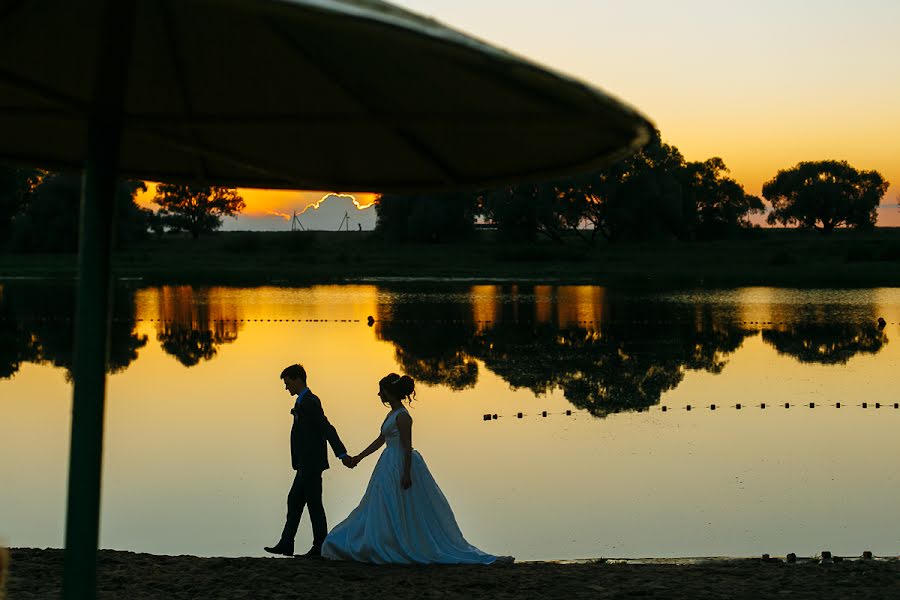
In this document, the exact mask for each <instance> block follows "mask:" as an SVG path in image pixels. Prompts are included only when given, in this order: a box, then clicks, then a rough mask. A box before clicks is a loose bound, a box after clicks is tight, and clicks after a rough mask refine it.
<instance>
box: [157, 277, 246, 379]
mask: <svg viewBox="0 0 900 600" xmlns="http://www.w3.org/2000/svg"><path fill="white" fill-rule="evenodd" d="M157 291H158V293H159V325H158V326H157V329H156V339H157V341H159V343H160V345H161V346H162V349H163V350H164V351H165V352H166V353H167V354H170V355H172V356H174V357H175V358H176V359H178V362H180V363H181V364H182V365H184V366H186V367H193V366H195V365H197V364H199V363H200V361H202V360H212V359H213V358H214V357H215V356H216V353H217V352H218V350H217V347H218V346H221V345H222V344H230V343H232V342H234V341H235V340H237V337H238V329H239V326H238V320H237V318H235V317H236V314H237V312H236V310H237V307H236V306H234V305H229V304H226V303H224V302H222V301H216V298H215V297H214V295H212V294H210V290H209V289H208V288H193V287H191V286H165V287H161V288H158V290H157Z"/></svg>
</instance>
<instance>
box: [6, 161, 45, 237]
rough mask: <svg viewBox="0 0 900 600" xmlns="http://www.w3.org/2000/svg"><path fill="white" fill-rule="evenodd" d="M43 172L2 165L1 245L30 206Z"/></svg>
mask: <svg viewBox="0 0 900 600" xmlns="http://www.w3.org/2000/svg"><path fill="white" fill-rule="evenodd" d="M42 177H43V172H41V171H37V170H35V169H20V168H17V167H10V166H6V165H0V243H3V242H5V241H6V240H7V239H8V238H9V235H10V232H11V231H12V228H13V222H14V220H15V219H16V217H17V216H19V215H20V214H21V213H22V211H23V210H25V208H26V207H27V206H28V203H29V200H30V197H31V194H32V192H34V189H35V188H36V187H37V185H38V184H39V183H40V181H41V178H42Z"/></svg>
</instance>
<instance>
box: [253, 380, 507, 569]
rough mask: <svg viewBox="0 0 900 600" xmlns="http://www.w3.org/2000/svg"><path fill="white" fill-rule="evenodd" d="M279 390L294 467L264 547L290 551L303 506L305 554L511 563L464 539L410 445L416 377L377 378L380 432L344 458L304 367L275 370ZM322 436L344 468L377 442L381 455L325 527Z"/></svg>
mask: <svg viewBox="0 0 900 600" xmlns="http://www.w3.org/2000/svg"><path fill="white" fill-rule="evenodd" d="M281 379H283V380H284V387H285V389H286V390H287V391H288V392H289V393H290V394H291V396H295V397H296V400H295V401H294V408H293V409H291V414H292V415H293V417H294V424H293V427H292V428H291V463H292V465H293V467H294V469H295V470H296V471H297V472H296V474H295V476H294V483H293V485H292V486H291V491H290V493H288V499H287V507H288V510H287V519H286V521H285V524H284V530H283V531H282V533H281V539H280V540H279V541H278V543H277V544H276V545H275V546H272V547H267V548H266V551H267V552H271V553H273V554H283V555H286V556H292V555H293V554H294V537H295V536H296V534H297V528H298V526H299V525H300V516H301V515H302V514H303V507H304V506H306V507H307V508H308V510H309V518H310V521H311V524H312V530H313V545H312V548H311V549H310V550H309V552H307V553H306V554H304V555H303V556H304V557H308V558H313V557H319V556H324V557H325V558H331V559H335V560H353V561H358V562H367V563H378V564H384V563H396V564H410V563H417V564H431V563H444V564H464V563H468V564H490V563H493V562H497V561H498V560H500V561H502V562H508V561H512V557H508V556H503V557H497V556H493V555H491V554H487V553H485V552H482V551H481V550H479V549H478V548H476V547H475V546H472V545H471V544H469V543H468V542H467V541H466V540H465V538H464V537H463V535H462V532H461V531H460V530H459V525H457V523H456V518H455V517H454V516H453V510H452V509H451V508H450V504H449V503H448V502H447V499H446V498H445V497H444V494H443V493H442V492H441V489H440V488H439V487H438V485H437V483H436V482H435V481H434V478H433V477H432V476H431V473H430V472H429V470H428V467H427V466H426V464H425V461H424V460H423V459H422V456H421V455H420V454H419V453H418V452H417V451H415V450H414V449H413V447H412V417H411V416H410V415H409V412H408V411H407V410H406V407H405V406H404V405H403V401H404V400H406V401H407V402H410V401H412V398H413V397H414V396H415V382H414V381H413V379H412V378H411V377H409V376H408V375H404V376H402V377H401V376H400V375H397V374H395V373H391V374H389V375H387V376H386V377H384V378H382V379H381V381H380V382H379V383H378V397H379V398H380V399H381V401H382V403H384V404H387V405H388V406H390V409H391V410H390V412H388V414H387V416H386V417H385V419H384V422H382V424H381V431H380V432H379V434H378V437H376V438H375V440H374V441H373V442H372V443H371V444H369V446H368V447H367V448H366V449H365V450H363V451H362V452H360V453H359V454H358V455H356V456H350V455H349V454H348V453H347V449H346V448H345V447H344V444H343V443H342V442H341V439H340V437H338V434H337V431H336V430H335V428H334V427H333V426H332V425H331V423H329V422H328V418H327V417H326V416H325V412H324V411H323V410H322V403H321V401H320V400H319V398H318V397H317V396H316V395H315V394H313V393H312V392H311V391H310V390H309V387H308V386H307V384H306V370H305V369H304V368H303V367H302V366H301V365H291V366H289V367H288V368H286V369H285V370H284V371H282V372H281ZM326 440H327V441H328V443H329V444H330V445H331V449H332V450H333V451H334V454H335V456H337V457H338V458H339V459H340V460H341V462H343V463H344V466H346V467H348V468H351V469H352V468H353V467H355V466H356V465H357V464H359V462H360V461H361V460H362V459H364V458H366V457H367V456H369V455H370V454H372V453H374V452H375V451H376V450H378V449H379V448H381V446H383V445H386V446H387V447H386V448H385V450H384V451H383V452H382V453H381V456H380V457H379V459H378V463H377V464H376V465H375V469H374V470H373V471H372V477H371V479H369V485H368V487H367V488H366V491H365V493H364V494H363V497H362V500H360V502H359V506H357V507H356V508H355V509H353V511H352V512H351V513H350V515H349V516H348V517H347V518H346V519H344V521H342V522H341V523H340V524H339V525H337V526H336V527H335V528H334V529H333V530H332V531H331V533H328V525H327V521H326V518H325V508H324V507H323V505H322V472H323V471H324V470H325V469H327V468H328V457H327V449H326V447H325V442H326Z"/></svg>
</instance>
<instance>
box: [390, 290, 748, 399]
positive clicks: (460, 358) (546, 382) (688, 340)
mask: <svg viewBox="0 0 900 600" xmlns="http://www.w3.org/2000/svg"><path fill="white" fill-rule="evenodd" d="M595 289H596V288H595ZM445 297H446V296H445V295H438V294H435V295H427V296H424V297H423V295H419V296H405V295H403V294H400V295H398V299H397V301H395V302H393V303H391V304H390V305H387V306H384V307H382V309H381V310H380V312H379V317H378V319H379V323H378V327H377V328H376V334H377V335H378V337H379V338H380V339H383V340H387V341H390V342H392V343H393V344H394V345H395V347H396V357H397V360H398V362H399V363H400V365H401V368H402V369H404V370H405V371H406V372H408V373H409V374H410V375H412V376H413V377H416V378H421V379H422V380H423V381H425V382H426V383H430V384H439V385H446V386H448V387H450V388H453V389H461V388H463V387H471V386H474V384H475V383H476V380H477V375H478V367H477V362H476V359H477V360H479V361H481V362H482V363H483V364H484V367H485V368H487V369H489V370H490V371H492V372H493V373H496V374H497V375H499V376H500V377H501V378H502V379H503V380H504V381H506V382H507V383H508V384H509V385H510V387H512V388H513V389H516V388H527V389H529V390H531V391H532V392H533V393H535V394H537V395H542V394H546V393H548V392H551V391H553V390H554V389H560V390H562V392H563V395H564V396H565V398H566V399H568V400H569V401H570V402H571V403H572V404H573V405H575V406H576V407H579V408H583V409H585V410H588V411H589V412H591V414H594V415H597V416H602V415H605V414H608V413H613V412H619V411H623V410H643V409H645V408H647V407H649V406H652V405H654V404H657V403H658V402H659V400H660V396H661V395H662V393H663V392H666V391H668V390H671V389H674V388H675V387H676V386H677V385H678V384H679V383H680V382H681V381H682V379H683V378H684V372H685V370H687V369H695V370H704V371H708V372H712V373H718V372H720V371H721V370H722V369H723V368H724V366H725V364H726V361H727V355H728V354H730V353H732V352H734V351H735V350H737V349H738V348H739V347H740V346H741V344H742V343H743V341H744V339H745V338H746V337H747V336H749V335H752V334H753V333H754V330H751V329H748V328H746V327H743V326H742V325H741V324H739V323H738V322H737V321H736V320H735V318H734V317H733V314H734V311H733V310H731V309H730V308H729V309H722V308H719V309H713V308H711V307H702V308H699V309H698V308H695V307H692V306H689V305H685V304H673V303H663V302H655V303H654V302H651V303H643V302H641V303H638V302H635V300H634V299H633V298H631V297H628V296H614V295H605V296H604V297H603V298H602V300H600V299H598V301H597V302H595V303H593V304H592V303H591V302H590V301H588V302H586V303H582V304H581V305H577V304H575V303H572V302H566V301H562V302H561V301H560V294H559V293H558V290H556V289H554V288H547V287H542V288H540V289H538V288H528V287H522V286H515V287H513V288H511V289H507V290H501V292H500V293H498V294H496V295H495V297H494V305H493V306H491V307H487V308H486V307H484V306H478V307H476V308H474V309H473V308H472V304H473V302H484V299H483V298H481V299H472V301H470V302H466V303H463V302H459V301H457V302H453V301H449V300H442V298H445ZM573 306H574V307H576V308H577V310H578V311H579V312H578V314H576V315H573V314H569V313H571V311H572V310H573ZM585 311H587V312H585ZM476 312H477V313H479V314H485V313H487V314H490V315H491V316H492V318H491V319H490V322H485V321H481V322H477V321H474V320H473V316H472V315H473V314H475V313H476Z"/></svg>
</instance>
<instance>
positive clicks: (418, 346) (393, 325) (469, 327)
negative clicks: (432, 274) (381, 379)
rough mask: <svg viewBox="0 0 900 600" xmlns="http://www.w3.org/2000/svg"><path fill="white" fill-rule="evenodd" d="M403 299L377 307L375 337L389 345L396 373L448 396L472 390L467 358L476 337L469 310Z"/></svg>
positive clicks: (474, 366) (472, 368)
mask: <svg viewBox="0 0 900 600" xmlns="http://www.w3.org/2000/svg"><path fill="white" fill-rule="evenodd" d="M404 298H406V297H404V296H403V295H399V296H398V297H397V299H396V300H395V301H394V302H393V303H392V304H389V305H379V307H378V321H377V322H376V324H375V335H376V336H377V337H378V339H380V340H386V341H389V342H393V344H394V358H396V360H397V363H398V364H399V365H400V369H401V370H402V371H403V372H404V373H406V374H407V375H409V376H411V377H412V378H413V379H415V380H416V381H419V382H421V383H427V384H429V385H443V386H446V387H449V388H450V389H453V390H462V389H466V388H472V387H475V383H476V382H477V381H478V363H477V362H476V361H475V359H474V358H473V357H472V356H470V355H469V354H468V353H467V352H466V347H467V344H468V342H469V340H471V339H472V336H473V335H474V334H475V324H474V319H473V312H472V304H471V303H470V302H460V301H435V298H425V299H426V301H424V302H423V296H422V295H414V296H411V297H408V298H409V300H410V301H406V300H404Z"/></svg>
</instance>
